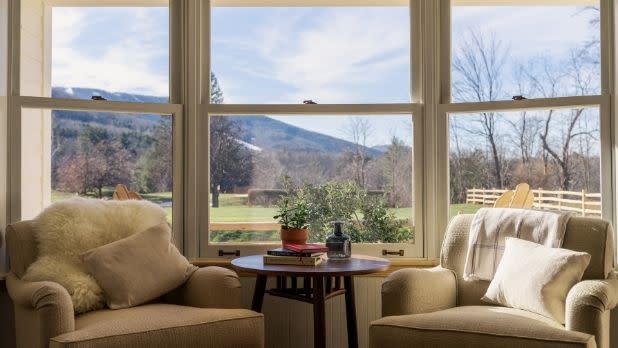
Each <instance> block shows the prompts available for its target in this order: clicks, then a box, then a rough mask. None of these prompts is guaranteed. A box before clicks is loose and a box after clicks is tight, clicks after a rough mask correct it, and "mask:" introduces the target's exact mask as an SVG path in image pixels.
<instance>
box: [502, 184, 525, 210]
mask: <svg viewBox="0 0 618 348" xmlns="http://www.w3.org/2000/svg"><path fill="white" fill-rule="evenodd" d="M533 204H534V194H533V193H532V190H530V185H528V184H526V183H521V184H519V185H517V186H516V187H515V190H510V191H506V192H505V193H503V194H502V196H500V197H499V198H498V199H497V200H496V202H494V208H522V209H530V208H532V205H533Z"/></svg>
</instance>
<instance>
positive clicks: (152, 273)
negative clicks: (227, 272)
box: [81, 224, 197, 309]
mask: <svg viewBox="0 0 618 348" xmlns="http://www.w3.org/2000/svg"><path fill="white" fill-rule="evenodd" d="M81 258H82V261H83V262H84V265H85V266H86V268H87V269H88V271H89V272H90V274H92V276H93V277H94V278H95V279H96V281H97V282H98V283H99V285H101V288H102V289H103V291H104V292H105V299H106V301H107V305H108V306H109V308H112V309H119V308H127V307H133V306H137V305H139V304H142V303H145V302H148V301H151V300H153V299H156V298H157V297H160V296H162V295H164V294H166V293H167V292H169V291H171V290H173V289H175V288H177V287H178V286H180V285H182V284H183V283H184V282H185V281H186V280H187V278H189V277H190V276H191V274H193V272H195V270H196V269H197V267H195V266H193V265H191V264H190V263H189V261H187V259H186V258H185V257H184V256H182V255H181V254H180V252H179V251H178V249H176V247H175V246H174V245H173V244H172V243H171V230H170V227H169V226H168V225H167V224H160V225H157V226H154V227H151V228H149V229H147V230H145V231H142V232H139V233H136V234H134V235H132V236H130V237H127V238H124V239H121V240H118V241H115V242H113V243H110V244H107V245H103V246H101V247H98V248H95V249H92V250H89V251H87V252H85V253H83V254H82V255H81Z"/></svg>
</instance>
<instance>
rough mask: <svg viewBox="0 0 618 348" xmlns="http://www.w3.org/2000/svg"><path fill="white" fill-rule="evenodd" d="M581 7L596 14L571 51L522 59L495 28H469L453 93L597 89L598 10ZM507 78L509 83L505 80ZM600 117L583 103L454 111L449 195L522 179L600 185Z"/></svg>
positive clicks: (530, 94) (565, 186) (476, 95)
mask: <svg viewBox="0 0 618 348" xmlns="http://www.w3.org/2000/svg"><path fill="white" fill-rule="evenodd" d="M583 12H586V13H591V14H592V19H591V20H590V23H589V24H590V26H591V27H592V28H593V29H595V30H593V31H592V32H593V33H594V34H592V36H591V37H590V40H589V41H588V42H585V43H584V44H582V45H579V46H574V47H571V49H570V51H569V54H568V56H567V57H555V56H547V55H540V56H536V57H533V58H530V59H528V60H526V61H523V62H517V61H513V60H512V59H511V58H510V57H511V52H510V48H509V46H508V44H507V43H505V42H503V41H501V40H500V39H498V38H497V37H496V35H495V34H492V33H483V32H481V31H479V30H471V31H469V32H468V33H466V34H465V35H463V37H462V40H461V41H460V44H459V46H458V47H457V49H456V51H455V55H454V59H453V75H454V76H453V77H454V79H453V80H454V84H453V98H454V100H455V101H461V102H488V101H495V100H504V99H510V98H511V95H509V92H511V94H513V96H512V97H513V99H516V100H517V99H523V98H555V97H562V96H580V95H593V94H598V93H599V92H600V90H599V89H600V65H599V59H598V58H599V52H600V41H599V37H598V34H597V33H598V23H599V9H598V8H597V7H587V8H585V9H584V11H583ZM509 68H511V69H512V70H511V71H509ZM505 81H512V83H511V84H510V85H509V86H505ZM522 97H523V98H522ZM599 120H600V118H599V112H598V110H597V109H595V108H592V109H586V108H580V107H576V108H573V109H568V110H542V111H520V112H512V113H503V112H481V113H478V114H474V115H454V116H453V115H452V116H450V118H449V127H450V134H451V138H450V159H449V164H450V171H451V176H450V185H451V202H453V203H463V202H465V194H466V192H465V191H466V189H467V188H473V187H476V188H512V187H514V186H515V185H517V184H518V183H520V182H526V183H528V184H530V185H531V186H532V187H535V188H537V187H538V188H545V189H556V190H565V191H568V190H571V191H573V190H582V189H585V190H587V191H589V192H599V190H600V182H599V180H600V146H599V141H600V139H599V134H600V131H599V124H600V121H599ZM470 139H474V140H475V141H474V142H470V141H469V140H470ZM476 140H478V141H476Z"/></svg>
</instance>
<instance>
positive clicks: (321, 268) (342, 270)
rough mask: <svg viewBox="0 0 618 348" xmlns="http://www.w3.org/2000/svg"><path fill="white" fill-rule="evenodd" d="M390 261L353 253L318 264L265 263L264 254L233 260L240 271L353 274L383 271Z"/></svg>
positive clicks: (294, 273) (268, 273)
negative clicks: (343, 258) (348, 257)
mask: <svg viewBox="0 0 618 348" xmlns="http://www.w3.org/2000/svg"><path fill="white" fill-rule="evenodd" d="M390 264H391V262H390V261H388V260H386V259H382V258H378V257H371V256H361V255H352V258H350V259H348V260H332V259H330V260H329V259H327V260H324V261H323V262H322V263H321V264H319V265H317V266H296V265H265V264H264V261H263V255H254V256H244V257H239V258H236V259H234V260H232V266H233V267H234V268H235V269H236V270H239V271H245V272H250V273H256V274H264V275H302V276H319V275H324V276H353V275H361V274H370V273H375V272H381V271H385V270H387V269H388V266H389V265H390Z"/></svg>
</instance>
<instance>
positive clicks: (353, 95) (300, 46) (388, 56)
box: [213, 7, 410, 103]
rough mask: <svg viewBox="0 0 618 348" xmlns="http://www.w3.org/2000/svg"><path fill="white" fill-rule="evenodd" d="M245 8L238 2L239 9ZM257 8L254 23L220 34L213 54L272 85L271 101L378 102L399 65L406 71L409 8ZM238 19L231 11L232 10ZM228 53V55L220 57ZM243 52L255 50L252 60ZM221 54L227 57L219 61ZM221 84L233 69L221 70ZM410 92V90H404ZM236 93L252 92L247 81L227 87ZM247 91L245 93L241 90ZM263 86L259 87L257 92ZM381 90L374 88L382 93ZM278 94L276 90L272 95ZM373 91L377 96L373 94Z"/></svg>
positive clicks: (385, 94) (239, 71)
mask: <svg viewBox="0 0 618 348" xmlns="http://www.w3.org/2000/svg"><path fill="white" fill-rule="evenodd" d="M238 11H240V10H238ZM267 13H268V16H262V17H261V18H260V17H258V16H255V17H254V18H259V19H256V20H255V21H252V23H251V25H252V26H255V28H253V29H252V30H245V31H244V32H242V33H237V34H236V35H226V33H225V30H222V29H219V28H214V29H213V30H214V33H217V32H220V33H221V35H222V36H223V37H219V38H217V40H218V41H215V45H217V46H215V49H213V52H214V54H215V55H217V54H219V55H220V56H219V57H215V60H217V59H219V61H220V63H219V64H220V65H221V66H222V68H223V69H227V68H229V66H230V65H233V67H232V69H233V70H234V72H235V73H236V74H235V75H234V77H235V78H236V79H242V76H243V75H244V76H246V79H255V80H258V81H262V82H263V87H264V88H273V89H275V90H276V91H272V92H271V93H270V95H269V96H268V98H270V100H267V101H266V102H271V103H277V102H281V103H289V102H300V101H302V100H303V99H308V98H311V99H315V100H318V101H320V102H323V103H350V102H361V101H363V100H366V101H367V102H375V101H376V98H378V99H380V98H381V99H386V100H388V99H389V98H391V100H390V101H392V98H393V96H390V95H389V92H390V91H388V90H376V89H381V87H382V86H384V85H388V84H389V79H390V78H391V77H392V75H393V74H394V73H396V72H401V71H403V72H404V74H403V75H404V76H400V75H399V76H396V80H397V81H398V82H401V81H404V83H403V84H404V85H406V83H407V81H409V77H408V76H405V75H406V72H409V64H410V60H409V50H410V48H409V45H410V37H409V36H410V30H409V15H408V10H407V9H405V8H403V7H402V8H371V9H366V8H345V9H342V8H328V9H320V10H305V9H303V10H299V9H285V10H282V9H279V10H272V11H270V12H267ZM230 14H231V16H230V18H229V20H230V21H233V18H234V13H230ZM224 55H227V56H225V58H224V57H223V56H224ZM246 57H251V60H249V59H247V58H246ZM221 62H225V63H224V64H222V63H221ZM220 78H221V79H222V84H223V85H228V84H230V85H234V84H233V82H232V83H229V82H227V81H229V80H230V77H228V76H225V74H223V75H220ZM399 92H400V95H404V96H405V95H407V94H408V93H407V92H409V91H399ZM225 93H226V95H228V96H229V95H232V98H233V99H235V100H237V99H238V100H242V99H243V97H244V99H245V100H246V99H247V97H249V98H250V97H251V95H249V94H250V93H251V94H253V92H251V91H248V90H247V89H242V88H240V89H233V90H231V91H230V90H225ZM238 93H244V94H245V95H238ZM257 93H259V92H257ZM380 93H382V94H381V95H376V94H380ZM274 95H277V96H274ZM372 98H373V99H372Z"/></svg>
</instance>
